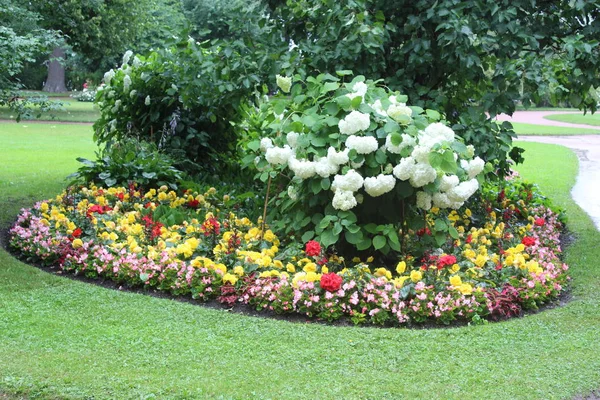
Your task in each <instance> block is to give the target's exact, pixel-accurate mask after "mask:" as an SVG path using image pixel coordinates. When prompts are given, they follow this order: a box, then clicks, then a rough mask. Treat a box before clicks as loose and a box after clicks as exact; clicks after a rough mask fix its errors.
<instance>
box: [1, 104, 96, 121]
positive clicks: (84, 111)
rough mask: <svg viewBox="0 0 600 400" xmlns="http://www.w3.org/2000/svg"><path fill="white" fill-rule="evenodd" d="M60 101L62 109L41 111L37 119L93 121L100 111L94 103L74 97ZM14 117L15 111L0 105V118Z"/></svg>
mask: <svg viewBox="0 0 600 400" xmlns="http://www.w3.org/2000/svg"><path fill="white" fill-rule="evenodd" d="M61 101H62V102H63V103H64V107H63V108H64V109H63V110H57V111H52V112H46V113H42V114H41V116H40V117H39V118H37V119H39V120H41V121H65V122H95V121H96V120H97V119H98V117H100V112H99V111H98V109H97V108H96V107H95V106H94V103H91V102H83V101H77V100H75V99H67V100H64V99H61ZM15 118H16V115H15V113H14V112H12V111H11V110H10V109H9V108H8V107H0V119H5V120H8V119H11V120H14V119H15Z"/></svg>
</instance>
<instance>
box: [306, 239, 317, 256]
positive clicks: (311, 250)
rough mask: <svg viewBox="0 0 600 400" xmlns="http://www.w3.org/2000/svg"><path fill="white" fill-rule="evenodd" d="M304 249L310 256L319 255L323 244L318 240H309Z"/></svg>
mask: <svg viewBox="0 0 600 400" xmlns="http://www.w3.org/2000/svg"><path fill="white" fill-rule="evenodd" d="M304 251H305V252H306V255H307V256H309V257H313V256H318V255H319V254H321V245H320V244H319V242H317V241H316V240H309V241H308V243H306V248H305V249H304Z"/></svg>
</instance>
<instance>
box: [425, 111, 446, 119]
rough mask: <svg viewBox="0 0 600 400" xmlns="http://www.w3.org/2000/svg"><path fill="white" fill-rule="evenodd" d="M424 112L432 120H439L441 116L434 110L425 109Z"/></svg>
mask: <svg viewBox="0 0 600 400" xmlns="http://www.w3.org/2000/svg"><path fill="white" fill-rule="evenodd" d="M425 114H427V116H428V117H429V119H432V120H434V121H439V120H440V119H441V118H442V114H440V113H439V112H437V111H435V110H425Z"/></svg>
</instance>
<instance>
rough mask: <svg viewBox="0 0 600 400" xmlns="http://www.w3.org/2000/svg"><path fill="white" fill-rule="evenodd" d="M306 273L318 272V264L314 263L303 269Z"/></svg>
mask: <svg viewBox="0 0 600 400" xmlns="http://www.w3.org/2000/svg"><path fill="white" fill-rule="evenodd" d="M302 270H303V271H304V272H317V264H315V263H314V262H309V263H308V264H306V265H305V266H304V268H302Z"/></svg>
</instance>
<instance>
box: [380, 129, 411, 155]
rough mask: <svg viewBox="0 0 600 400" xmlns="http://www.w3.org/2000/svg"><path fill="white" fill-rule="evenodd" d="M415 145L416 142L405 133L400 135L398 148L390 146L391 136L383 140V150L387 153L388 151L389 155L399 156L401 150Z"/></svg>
mask: <svg viewBox="0 0 600 400" xmlns="http://www.w3.org/2000/svg"><path fill="white" fill-rule="evenodd" d="M415 144H417V141H416V140H415V138H414V137H412V136H410V135H409V134H407V133H403V134H402V141H401V142H400V144H399V145H398V146H394V145H393V144H392V135H388V136H387V137H386V138H385V148H386V150H387V151H389V152H390V153H393V154H400V152H401V151H402V149H404V148H406V147H411V146H414V145H415Z"/></svg>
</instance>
